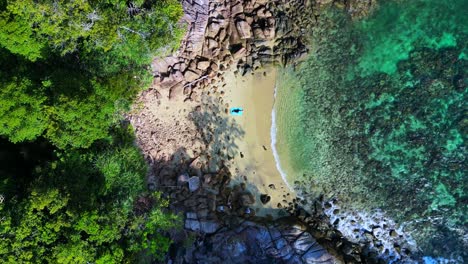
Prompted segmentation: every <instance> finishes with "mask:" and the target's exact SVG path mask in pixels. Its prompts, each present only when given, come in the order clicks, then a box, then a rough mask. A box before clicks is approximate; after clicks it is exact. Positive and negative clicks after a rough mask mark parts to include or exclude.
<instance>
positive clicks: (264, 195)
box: [260, 194, 271, 204]
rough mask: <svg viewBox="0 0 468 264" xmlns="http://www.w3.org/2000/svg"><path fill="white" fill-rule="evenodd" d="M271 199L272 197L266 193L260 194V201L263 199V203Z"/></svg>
mask: <svg viewBox="0 0 468 264" xmlns="http://www.w3.org/2000/svg"><path fill="white" fill-rule="evenodd" d="M270 200H271V197H270V196H269V195H266V194H261V195H260V201H262V204H266V203H268V202H269V201H270Z"/></svg>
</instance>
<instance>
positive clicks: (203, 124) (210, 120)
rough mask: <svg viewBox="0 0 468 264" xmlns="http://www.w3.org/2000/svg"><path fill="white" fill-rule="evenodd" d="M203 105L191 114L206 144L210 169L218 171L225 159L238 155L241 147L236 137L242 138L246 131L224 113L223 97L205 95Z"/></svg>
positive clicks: (190, 116) (225, 110) (199, 134)
mask: <svg viewBox="0 0 468 264" xmlns="http://www.w3.org/2000/svg"><path fill="white" fill-rule="evenodd" d="M201 102H202V104H201V106H199V107H197V108H196V109H195V110H194V111H192V112H191V113H190V114H189V118H190V119H191V120H192V121H193V122H194V124H195V126H196V127H197V131H198V136H199V137H200V138H201V140H202V141H203V142H204V143H205V145H206V151H205V155H206V161H208V170H209V171H217V170H219V168H221V164H222V163H223V161H227V160H231V159H233V158H234V156H235V155H238V153H239V148H238V146H237V145H236V143H235V139H238V138H242V137H243V136H244V135H245V131H244V130H243V129H242V128H241V127H240V126H239V125H238V124H236V123H235V122H233V121H232V120H231V119H229V118H228V117H227V116H226V115H225V114H224V113H226V112H227V108H226V107H225V106H224V105H222V98H215V97H213V96H210V95H204V96H202V98H201Z"/></svg>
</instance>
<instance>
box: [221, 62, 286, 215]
mask: <svg viewBox="0 0 468 264" xmlns="http://www.w3.org/2000/svg"><path fill="white" fill-rule="evenodd" d="M225 83H226V86H225V87H224V88H223V91H224V92H225V95H224V99H225V102H227V103H229V106H230V107H241V108H243V109H244V112H243V114H242V116H233V115H230V114H227V116H228V118H229V119H231V120H232V121H233V122H235V123H236V124H238V125H239V126H240V127H241V128H242V129H243V130H244V132H245V134H244V135H243V136H242V137H240V138H236V139H235V144H236V145H237V148H238V151H239V153H238V154H237V155H235V157H234V159H233V160H231V161H230V162H229V163H228V167H229V169H230V170H231V173H232V174H233V176H234V177H233V178H234V179H233V181H232V182H233V184H236V183H239V182H245V183H246V185H247V188H248V189H249V190H250V191H251V192H252V193H255V195H256V203H255V206H254V207H255V209H256V213H257V215H261V216H264V215H267V214H271V215H272V216H277V213H278V210H275V209H277V208H278V203H281V204H282V206H285V205H287V203H288V202H290V201H292V199H293V198H294V197H295V195H294V193H293V192H292V190H289V188H288V186H287V185H286V184H285V182H284V181H283V179H282V177H281V175H280V173H279V172H278V170H277V167H276V162H275V158H274V156H273V152H272V148H271V124H272V119H271V118H272V110H273V104H274V91H275V83H276V69H274V68H268V69H263V70H258V71H256V72H255V74H254V75H251V74H248V75H246V76H243V77H241V76H240V75H237V76H235V74H234V73H233V72H227V73H226V74H225ZM271 185H274V187H271ZM260 194H267V195H269V196H270V197H271V200H270V201H269V202H268V203H267V204H265V205H263V204H262V203H261V201H260Z"/></svg>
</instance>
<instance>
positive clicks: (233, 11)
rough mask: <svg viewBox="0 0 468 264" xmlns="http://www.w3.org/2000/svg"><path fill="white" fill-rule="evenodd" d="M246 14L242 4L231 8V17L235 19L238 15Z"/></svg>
mask: <svg viewBox="0 0 468 264" xmlns="http://www.w3.org/2000/svg"><path fill="white" fill-rule="evenodd" d="M243 12H244V7H243V6H242V3H237V5H235V6H233V7H232V8H231V16H232V17H235V16H237V15H238V14H241V13H243Z"/></svg>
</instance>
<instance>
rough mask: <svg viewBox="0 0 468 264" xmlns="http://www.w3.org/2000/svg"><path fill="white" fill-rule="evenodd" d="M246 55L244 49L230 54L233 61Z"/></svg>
mask: <svg viewBox="0 0 468 264" xmlns="http://www.w3.org/2000/svg"><path fill="white" fill-rule="evenodd" d="M246 54H247V50H246V49H245V48H241V49H239V50H238V51H236V52H235V53H234V54H232V57H233V58H234V59H235V60H238V59H241V58H242V57H244V56H245V55H246Z"/></svg>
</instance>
